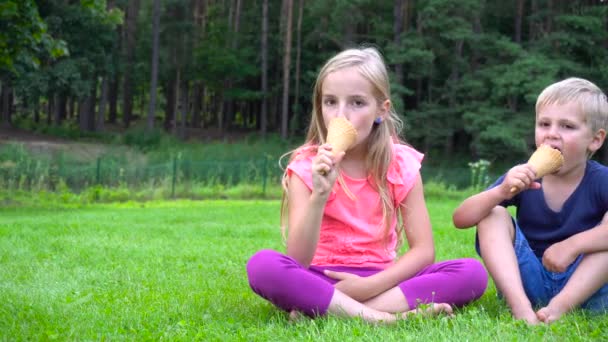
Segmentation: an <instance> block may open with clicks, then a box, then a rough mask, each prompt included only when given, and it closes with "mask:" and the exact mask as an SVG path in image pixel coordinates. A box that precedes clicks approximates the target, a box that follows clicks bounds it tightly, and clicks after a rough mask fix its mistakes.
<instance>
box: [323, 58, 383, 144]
mask: <svg viewBox="0 0 608 342" xmlns="http://www.w3.org/2000/svg"><path fill="white" fill-rule="evenodd" d="M389 108H390V101H389V100H385V101H384V102H382V103H379V102H378V100H377V99H376V97H375V96H374V88H373V85H372V83H371V82H370V81H368V80H367V79H366V78H365V77H363V76H362V75H361V74H360V73H359V72H358V71H357V69H356V68H355V67H348V68H343V69H339V70H336V71H333V72H331V73H329V74H327V76H325V80H324V81H323V84H322V87H321V112H322V113H323V121H324V122H325V127H327V126H328V123H329V121H330V120H331V119H333V118H335V117H339V116H342V117H344V118H346V119H347V120H348V121H350V123H351V124H352V125H353V126H354V127H355V129H356V130H357V141H356V142H355V145H354V146H355V147H356V146H361V142H364V141H366V140H367V138H368V136H369V134H370V132H371V130H372V127H373V125H374V120H376V118H378V117H380V118H381V119H382V120H384V119H385V117H386V115H387V113H388V110H389Z"/></svg>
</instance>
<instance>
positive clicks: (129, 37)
mask: <svg viewBox="0 0 608 342" xmlns="http://www.w3.org/2000/svg"><path fill="white" fill-rule="evenodd" d="M138 13H139V0H131V1H129V4H128V7H127V13H126V18H125V39H124V42H125V45H124V46H125V50H126V51H125V53H126V61H125V64H126V66H125V74H124V84H123V100H122V108H123V109H122V115H123V117H122V121H123V125H124V126H125V128H127V127H129V124H130V123H131V120H132V118H131V117H132V116H133V71H134V64H135V32H136V25H137V15H138Z"/></svg>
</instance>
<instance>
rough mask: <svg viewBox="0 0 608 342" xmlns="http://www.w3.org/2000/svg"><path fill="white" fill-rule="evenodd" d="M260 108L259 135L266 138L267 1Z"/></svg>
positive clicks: (263, 33) (265, 3)
mask: <svg viewBox="0 0 608 342" xmlns="http://www.w3.org/2000/svg"><path fill="white" fill-rule="evenodd" d="M261 41H262V43H261V50H262V51H261V52H260V53H261V54H262V66H261V68H262V70H261V73H262V108H260V133H261V134H262V136H263V137H264V136H266V133H267V130H268V0H264V2H263V3H262V37H261Z"/></svg>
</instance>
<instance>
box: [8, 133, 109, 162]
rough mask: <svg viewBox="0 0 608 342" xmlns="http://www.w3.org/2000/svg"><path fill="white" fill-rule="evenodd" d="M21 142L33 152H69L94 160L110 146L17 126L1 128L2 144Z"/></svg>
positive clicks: (80, 158) (78, 156)
mask: <svg viewBox="0 0 608 342" xmlns="http://www.w3.org/2000/svg"><path fill="white" fill-rule="evenodd" d="M8 143H21V144H23V145H25V146H26V148H27V149H28V150H29V151H31V152H32V153H36V154H56V153H60V152H64V153H68V154H70V156H71V157H73V158H75V159H78V160H92V159H95V158H96V157H97V156H99V155H101V154H103V153H105V152H106V151H107V150H108V149H109V147H108V146H106V145H104V144H99V143H87V142H74V141H70V140H67V139H62V138H57V137H53V136H48V135H43V134H38V133H33V132H28V131H24V130H21V129H17V128H0V145H3V144H8Z"/></svg>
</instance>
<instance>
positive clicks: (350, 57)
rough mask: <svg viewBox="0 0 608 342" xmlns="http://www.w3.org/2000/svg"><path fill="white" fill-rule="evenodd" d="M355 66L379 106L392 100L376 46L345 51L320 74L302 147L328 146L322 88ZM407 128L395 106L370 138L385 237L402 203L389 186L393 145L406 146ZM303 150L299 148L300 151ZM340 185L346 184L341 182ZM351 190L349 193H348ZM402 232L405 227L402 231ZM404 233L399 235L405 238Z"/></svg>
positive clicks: (370, 157)
mask: <svg viewBox="0 0 608 342" xmlns="http://www.w3.org/2000/svg"><path fill="white" fill-rule="evenodd" d="M349 67H354V68H355V69H356V70H357V71H358V72H359V73H360V74H361V76H363V77H364V78H365V79H367V80H368V81H369V82H370V83H371V84H372V86H373V89H374V97H375V98H376V100H377V101H378V103H379V104H381V103H383V102H384V101H386V100H390V99H391V94H390V83H389V77H388V71H387V69H386V65H385V63H384V60H383V59H382V56H381V54H380V53H379V52H378V50H376V49H375V48H372V47H362V48H352V49H348V50H344V51H342V52H340V53H338V54H337V55H335V56H334V57H332V58H330V59H329V60H328V61H327V62H326V63H325V65H324V66H323V67H322V68H321V70H320V71H319V75H318V76H317V79H316V81H315V85H314V90H313V95H312V104H313V107H312V113H311V122H310V125H309V126H308V133H307V135H306V142H305V143H304V145H303V146H302V147H300V149H301V148H311V153H316V149H317V147H318V146H319V145H322V144H324V143H325V137H326V136H327V127H325V121H324V120H323V112H322V109H321V105H322V96H323V94H322V89H323V82H324V81H325V78H326V77H327V75H328V74H330V73H332V72H334V71H337V70H341V69H344V68H349ZM402 127H403V122H402V121H401V119H400V118H399V116H398V115H397V113H396V112H395V110H394V108H393V106H392V105H391V106H390V108H389V111H388V113H387V115H386V117H385V118H384V120H382V122H381V123H379V124H374V126H373V128H372V130H371V132H370V135H369V139H368V145H367V151H368V153H367V158H366V168H367V170H368V173H369V175H370V176H371V179H372V180H373V182H372V186H374V187H375V188H376V189H377V190H378V193H379V195H380V199H381V202H382V203H381V204H382V212H383V217H384V220H383V225H384V228H385V232H384V238H385V239H386V238H387V237H388V234H389V230H390V226H391V223H392V221H393V219H392V218H393V217H394V214H395V213H396V212H398V211H399V208H398V205H399V204H398V203H394V200H393V198H392V196H391V194H390V192H389V189H388V186H387V178H386V177H387V172H388V167H389V165H390V162H391V160H392V143H403V142H402V141H401V140H400V139H399V134H400V132H401V129H402ZM298 150H299V149H296V151H298ZM293 152H294V151H292V152H290V153H291V154H292V155H291V158H290V160H289V161H290V162H291V161H292V160H293V158H294V155H295V153H293ZM287 178H288V175H287V171H286V172H285V173H284V174H283V187H284V191H283V202H282V205H281V226H282V229H283V232H285V217H286V216H287V213H286V211H287V203H288V200H289V199H288V198H287V181H288V179H287ZM340 184H342V183H341V182H340ZM346 191H348V190H346ZM401 230H402V227H401V225H400V226H399V227H398V231H399V232H400V231H401ZM401 235H402V234H398V236H399V239H401Z"/></svg>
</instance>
